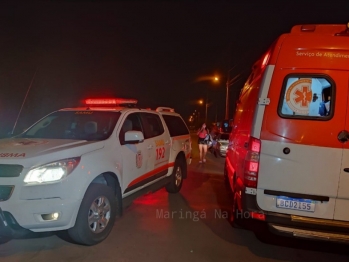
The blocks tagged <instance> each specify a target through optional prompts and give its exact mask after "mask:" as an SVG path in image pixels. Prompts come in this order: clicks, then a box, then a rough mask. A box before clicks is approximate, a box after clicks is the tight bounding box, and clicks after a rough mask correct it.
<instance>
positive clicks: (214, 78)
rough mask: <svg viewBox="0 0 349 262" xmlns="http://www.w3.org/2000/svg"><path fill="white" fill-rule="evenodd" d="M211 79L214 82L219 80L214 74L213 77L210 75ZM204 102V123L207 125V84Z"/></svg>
mask: <svg viewBox="0 0 349 262" xmlns="http://www.w3.org/2000/svg"><path fill="white" fill-rule="evenodd" d="M212 79H213V81H214V82H218V81H219V78H218V77H217V76H214V77H213V78H212V77H211V78H210V80H212ZM205 102H206V104H205V108H206V109H205V123H206V125H207V110H208V86H207V88H206V101H205Z"/></svg>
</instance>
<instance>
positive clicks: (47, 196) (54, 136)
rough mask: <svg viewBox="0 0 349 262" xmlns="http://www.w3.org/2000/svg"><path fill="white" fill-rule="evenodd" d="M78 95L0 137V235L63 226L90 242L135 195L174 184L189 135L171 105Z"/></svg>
mask: <svg viewBox="0 0 349 262" xmlns="http://www.w3.org/2000/svg"><path fill="white" fill-rule="evenodd" d="M85 102H86V105H84V106H80V107H76V108H65V109H61V110H58V111H55V112H52V113H51V114H49V115H47V116H45V117H44V118H42V119H41V120H39V121H38V122H36V123H35V124H34V125H32V126H31V127H29V128H28V129H27V130H26V131H24V132H23V133H22V134H19V135H17V136H15V137H12V138H6V139H0V242H6V241H9V240H10V239H12V238H16V237H22V236H24V235H26V234H28V233H30V232H50V231H61V230H66V231H67V233H68V235H69V236H70V238H71V239H72V240H73V241H75V242H76V243H78V244H83V245H95V244H97V243H100V242H101V241H103V240H104V239H106V238H107V236H108V235H109V233H110V232H111V230H112V228H113V224H114V221H115V218H116V217H117V216H120V215H121V213H122V210H123V207H125V206H127V205H129V204H130V203H131V202H132V200H133V199H135V198H136V197H138V196H140V195H142V194H145V193H148V192H153V191H155V190H158V189H160V188H165V189H166V190H167V192H169V193H177V192H179V191H180V189H181V187H182V184H183V180H184V179H185V178H186V177H187V165H188V164H190V160H191V139H190V134H189V130H188V127H187V126H186V124H185V122H184V120H183V119H182V117H181V116H180V115H179V114H178V113H176V112H175V111H174V109H173V108H169V107H158V108H157V109H156V110H151V109H143V108H139V107H138V106H137V100H135V99H121V98H108V99H99V98H97V99H87V100H86V101H85Z"/></svg>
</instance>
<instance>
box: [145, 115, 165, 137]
mask: <svg viewBox="0 0 349 262" xmlns="http://www.w3.org/2000/svg"><path fill="white" fill-rule="evenodd" d="M141 117H142V123H143V126H144V138H145V139H147V138H152V137H155V136H159V135H162V134H163V133H164V127H163V126H162V123H161V119H160V117H159V116H158V115H157V114H151V113H141Z"/></svg>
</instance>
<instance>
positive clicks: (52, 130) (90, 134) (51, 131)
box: [21, 110, 120, 141]
mask: <svg viewBox="0 0 349 262" xmlns="http://www.w3.org/2000/svg"><path fill="white" fill-rule="evenodd" d="M119 117H120V113H119V112H102V111H92V110H91V111H57V112H54V113H52V114H50V115H48V116H46V117H44V118H43V119H41V120H40V121H38V122H37V123H36V124H34V125H33V126H32V127H30V128H29V129H28V130H27V131H26V132H24V133H23V134H21V137H25V138H47V139H73V140H88V141H95V140H97V141H98V140H105V139H107V138H108V137H109V136H110V135H111V133H112V132H113V130H114V127H115V124H116V122H117V120H118V119H119Z"/></svg>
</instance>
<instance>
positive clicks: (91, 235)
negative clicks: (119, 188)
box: [68, 184, 118, 246]
mask: <svg viewBox="0 0 349 262" xmlns="http://www.w3.org/2000/svg"><path fill="white" fill-rule="evenodd" d="M117 210H118V201H117V198H116V196H115V194H114V192H113V190H112V188H110V187H108V186H105V185H102V184H91V185H90V186H89V188H88V189H87V191H86V193H85V196H84V199H83V200H82V202H81V206H80V209H79V212H78V215H77V217H76V222H75V226H74V227H72V228H70V229H68V234H69V236H70V237H71V238H72V239H73V240H74V241H75V242H77V243H79V244H82V245H87V246H92V245H95V244H98V243H100V242H102V241H103V240H104V239H106V238H107V236H108V235H109V233H110V232H111V230H112V228H113V225H114V222H115V217H116V212H117Z"/></svg>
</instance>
